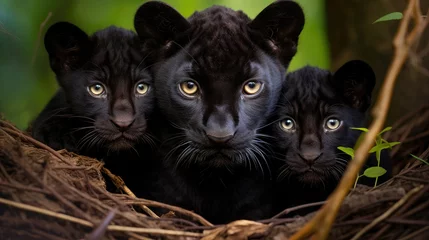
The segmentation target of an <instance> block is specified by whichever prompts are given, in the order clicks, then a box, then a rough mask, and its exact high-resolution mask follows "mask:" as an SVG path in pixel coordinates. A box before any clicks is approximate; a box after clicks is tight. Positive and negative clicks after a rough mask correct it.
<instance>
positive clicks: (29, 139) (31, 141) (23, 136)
mask: <svg viewBox="0 0 429 240" xmlns="http://www.w3.org/2000/svg"><path fill="white" fill-rule="evenodd" d="M3 123H5V122H3ZM8 125H9V126H11V125H10V124H8ZM3 130H4V131H5V132H7V133H9V134H12V135H15V136H18V137H20V138H23V139H24V140H26V141H28V142H30V143H32V144H33V145H35V146H37V147H39V148H42V149H45V150H47V151H48V152H49V153H51V154H52V155H54V156H55V157H56V158H58V159H59V160H61V161H62V162H64V163H67V164H69V165H71V163H70V162H68V161H67V160H66V159H65V158H64V157H63V156H61V154H59V153H58V152H57V151H55V150H54V149H52V148H50V147H49V146H47V145H45V144H43V143H41V142H39V141H37V140H36V139H34V138H32V137H30V136H26V135H24V134H22V133H21V132H19V131H17V130H14V129H12V128H11V129H8V128H3Z"/></svg>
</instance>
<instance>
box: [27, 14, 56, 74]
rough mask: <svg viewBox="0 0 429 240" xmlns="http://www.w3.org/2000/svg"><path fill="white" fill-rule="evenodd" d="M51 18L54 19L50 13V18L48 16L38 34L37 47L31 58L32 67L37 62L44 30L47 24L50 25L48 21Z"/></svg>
mask: <svg viewBox="0 0 429 240" xmlns="http://www.w3.org/2000/svg"><path fill="white" fill-rule="evenodd" d="M51 17H52V12H49V13H48V16H46V18H45V20H44V21H43V22H42V23H41V24H40V27H39V32H38V33H37V42H36V47H35V48H34V52H33V57H32V58H31V66H33V65H34V62H35V61H36V57H37V51H38V50H39V46H40V41H41V39H42V31H43V28H44V27H45V25H46V23H48V21H49V19H50V18H51Z"/></svg>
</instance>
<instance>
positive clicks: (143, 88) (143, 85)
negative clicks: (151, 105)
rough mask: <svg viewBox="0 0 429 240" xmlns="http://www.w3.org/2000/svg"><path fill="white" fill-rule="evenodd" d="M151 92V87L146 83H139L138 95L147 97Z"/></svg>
mask: <svg viewBox="0 0 429 240" xmlns="http://www.w3.org/2000/svg"><path fill="white" fill-rule="evenodd" d="M148 90H149V85H148V84H146V83H137V85H136V94H137V95H145V94H146V93H147V91H148Z"/></svg>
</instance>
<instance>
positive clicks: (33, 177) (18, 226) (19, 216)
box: [0, 105, 429, 240]
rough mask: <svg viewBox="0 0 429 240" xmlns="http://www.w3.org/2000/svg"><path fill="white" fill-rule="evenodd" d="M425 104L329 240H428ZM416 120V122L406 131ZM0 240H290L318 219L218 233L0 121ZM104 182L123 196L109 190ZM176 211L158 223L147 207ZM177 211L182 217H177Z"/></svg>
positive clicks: (93, 163) (234, 226)
mask: <svg viewBox="0 0 429 240" xmlns="http://www.w3.org/2000/svg"><path fill="white" fill-rule="evenodd" d="M428 121H429V105H428V106H425V107H422V109H419V111H417V112H414V113H410V114H409V115H407V116H404V118H403V119H400V120H399V121H398V122H397V123H396V124H395V125H394V126H393V127H394V128H393V130H392V132H390V133H388V134H386V135H385V138H387V139H389V140H392V141H393V140H395V141H401V142H403V144H402V146H401V147H400V148H398V149H394V150H393V151H392V157H393V159H394V160H395V169H396V172H397V174H396V175H395V177H394V178H393V179H391V180H390V181H388V182H386V183H384V184H382V185H379V186H377V188H370V187H364V186H358V187H357V188H356V189H354V190H353V191H352V192H351V193H350V194H349V196H348V197H347V198H346V200H345V201H344V203H343V205H342V207H341V210H340V213H339V215H338V217H337V220H336V222H335V225H334V227H333V229H332V231H331V233H330V239H338V240H341V239H402V240H405V239H426V238H427V237H428V236H429V201H428V199H429V166H428V165H424V164H422V162H420V161H417V160H414V159H413V158H412V157H410V155H409V154H410V153H413V154H414V155H417V156H419V157H421V158H424V159H427V157H428V156H429V132H428V131H429V124H427V123H428ZM410 122H411V123H410ZM0 161H1V164H0V189H1V191H0V238H1V239H91V240H96V239H205V240H211V239H216V240H221V239H228V240H229V239H284V238H287V237H288V236H290V235H291V234H293V233H294V232H296V231H297V230H298V229H300V228H301V227H302V226H303V225H304V223H305V222H306V221H307V220H309V219H310V218H311V217H312V216H313V214H314V213H312V214H309V215H307V216H304V217H291V216H293V213H294V211H296V210H298V209H302V208H306V207H309V206H315V205H321V204H322V203H313V204H306V205H303V206H298V207H294V208H290V209H286V210H285V211H283V212H282V213H280V214H278V215H276V216H274V217H273V218H271V219H265V220H261V221H258V222H253V221H246V220H239V221H235V222H232V223H230V224H227V225H217V226H214V225H212V224H211V223H210V222H208V221H207V220H205V219H204V218H202V217H201V216H198V215H197V214H195V213H193V212H191V211H188V210H185V209H181V208H179V207H175V206H170V205H167V204H163V203H159V202H155V201H150V200H146V199H139V198H136V197H135V196H133V194H132V192H131V191H130V190H129V189H128V188H127V187H126V185H125V183H124V182H123V181H122V180H121V179H120V178H118V177H116V176H114V175H113V174H111V173H110V172H109V170H107V169H105V168H104V167H103V164H102V163H100V162H99V161H97V160H95V159H92V158H88V157H84V156H79V155H76V154H73V153H69V152H67V151H54V150H52V149H50V148H49V147H47V146H45V145H44V144H42V143H40V142H37V141H36V140H34V139H32V138H31V137H29V136H28V135H26V134H25V133H24V132H21V131H19V130H18V129H16V128H15V127H14V126H13V125H11V124H10V123H8V122H7V121H0ZM102 173H104V176H107V177H108V178H109V179H108V180H111V181H113V182H114V184H115V185H116V186H117V187H118V188H119V189H122V191H123V192H124V194H114V193H110V192H107V191H106V186H105V179H104V178H103V174H102ZM151 207H157V208H165V209H167V210H170V212H169V213H168V214H166V215H164V216H161V217H159V216H156V214H154V213H153V212H152V211H151V210H150V208H151ZM175 213H179V214H180V215H181V216H186V219H181V218H177V217H176V215H175Z"/></svg>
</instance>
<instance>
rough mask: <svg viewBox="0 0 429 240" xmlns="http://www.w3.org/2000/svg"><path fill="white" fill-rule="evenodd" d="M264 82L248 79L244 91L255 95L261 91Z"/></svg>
mask: <svg viewBox="0 0 429 240" xmlns="http://www.w3.org/2000/svg"><path fill="white" fill-rule="evenodd" d="M261 87H262V83H260V82H258V81H248V82H246V83H245V84H244V87H243V91H244V94H246V95H255V94H257V93H259V92H260V90H261Z"/></svg>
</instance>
